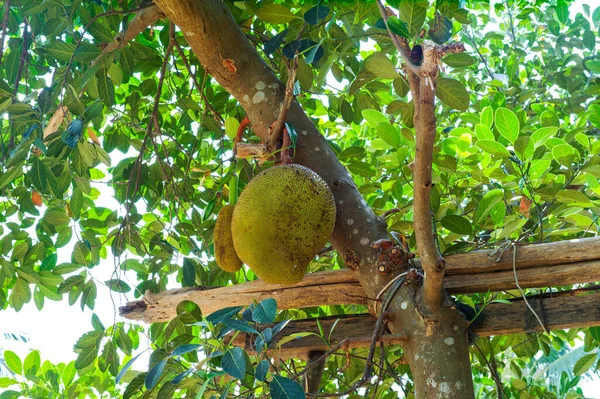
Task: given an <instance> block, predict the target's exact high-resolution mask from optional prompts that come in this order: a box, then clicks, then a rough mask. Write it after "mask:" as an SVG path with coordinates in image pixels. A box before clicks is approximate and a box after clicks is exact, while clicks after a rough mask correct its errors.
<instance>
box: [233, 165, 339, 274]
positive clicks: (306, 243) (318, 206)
mask: <svg viewBox="0 0 600 399" xmlns="http://www.w3.org/2000/svg"><path fill="white" fill-rule="evenodd" d="M334 224H335V201H334V199H333V194H332V193H331V190H330V189H329V187H328V186H327V183H325V181H324V180H323V179H321V177H319V175H317V174H316V173H315V172H313V171H312V170H310V169H308V168H306V167H304V166H301V165H282V166H276V167H273V168H270V169H267V170H265V171H263V172H262V173H260V174H258V175H257V176H256V177H254V179H252V180H251V181H250V182H249V183H248V185H247V186H246V188H245V189H244V191H243V192H242V194H241V195H240V197H239V200H238V203H237V204H236V206H235V210H234V212H233V220H232V223H231V230H232V234H233V244H234V247H235V251H236V252H237V254H238V256H239V257H240V259H241V260H242V261H243V262H244V263H245V264H246V265H248V267H250V269H252V271H253V272H254V273H255V274H256V275H257V276H258V277H259V278H260V279H261V280H263V281H264V282H266V283H271V284H294V283H297V282H298V281H300V280H302V277H303V276H304V274H305V273H306V269H307V267H308V264H309V263H310V261H311V260H312V259H313V258H314V256H315V255H316V254H317V252H318V251H319V250H321V249H322V248H323V246H324V245H325V244H326V243H327V241H328V240H329V237H330V236H331V233H332V232H333V227H334Z"/></svg>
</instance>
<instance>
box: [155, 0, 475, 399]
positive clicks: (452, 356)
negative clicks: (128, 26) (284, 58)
mask: <svg viewBox="0 0 600 399" xmlns="http://www.w3.org/2000/svg"><path fill="white" fill-rule="evenodd" d="M155 3H156V5H157V6H158V7H159V8H161V9H162V11H163V12H164V13H165V15H166V16H167V17H168V18H169V19H170V20H171V21H172V22H173V23H175V24H176V25H177V26H178V27H179V28H180V29H181V31H182V32H183V35H184V37H185V38H186V40H187V41H188V43H189V44H190V46H191V47H192V50H193V51H194V53H195V54H196V56H197V57H198V59H199V60H200V62H201V63H202V65H203V66H204V67H205V69H206V70H207V71H208V72H209V73H210V74H211V75H212V76H213V78H214V79H215V80H216V81H217V82H218V83H219V84H220V85H221V86H222V87H223V88H224V89H225V90H227V91H228V92H229V93H230V94H231V95H233V96H234V97H235V98H236V99H237V100H238V101H239V102H240V104H241V105H242V107H243V108H244V109H245V111H246V113H247V116H248V117H249V119H250V120H251V121H252V127H253V130H254V132H255V133H256V134H257V135H258V136H259V137H260V138H261V139H262V140H263V142H265V143H266V144H270V143H269V126H270V125H271V123H272V122H273V121H275V120H276V119H277V117H278V115H279V112H280V108H281V104H282V101H283V99H284V85H283V84H282V83H281V82H280V81H279V79H278V78H277V77H276V76H275V74H274V73H273V71H271V70H270V69H269V67H268V66H267V65H266V64H265V62H264V61H263V59H262V58H261V57H260V55H259V54H258V52H257V51H256V50H255V49H254V48H253V47H252V45H251V44H250V42H249V41H248V40H247V38H246V37H245V35H244V34H243V32H242V31H241V30H240V28H239V26H238V24H237V23H236V22H235V20H234V19H233V17H232V15H231V13H230V11H229V9H228V8H227V7H226V6H225V4H223V3H222V2H221V1H220V0H203V1H195V0H156V1H155ZM287 121H288V122H290V123H292V124H293V125H294V127H295V129H296V131H297V132H299V137H298V143H297V147H296V155H295V158H294V162H296V163H299V164H302V165H304V166H307V167H309V168H310V169H312V170H314V171H315V172H316V173H318V174H319V175H320V176H321V177H322V178H323V179H324V180H325V181H326V182H327V184H328V185H329V187H330V188H331V190H332V192H333V195H334V197H335V200H336V206H337V217H336V225H335V229H334V232H333V235H332V237H331V241H332V244H333V246H334V247H335V249H336V250H337V251H338V252H339V253H340V254H341V255H342V257H343V258H344V259H345V262H346V266H347V267H350V268H352V269H354V270H357V272H358V279H359V281H360V283H361V285H362V286H363V288H364V291H365V293H366V294H367V296H368V297H369V298H376V297H378V295H379V294H380V293H381V291H382V289H383V288H384V287H385V286H386V284H387V283H388V282H390V281H391V280H392V278H393V277H394V276H395V275H397V274H398V273H399V272H401V271H402V270H403V268H402V267H401V266H398V267H395V268H392V269H386V270H385V273H380V272H378V270H379V262H378V258H379V255H380V250H379V249H377V248H373V247H372V246H371V244H372V243H374V242H375V241H378V240H381V239H388V234H387V231H386V224H385V221H384V220H383V219H382V218H379V217H377V216H376V215H375V214H374V213H373V211H372V210H371V209H370V208H369V207H368V205H367V204H366V202H365V201H364V199H363V198H362V196H361V195H360V193H359V192H358V190H357V188H356V186H355V185H354V182H353V181H352V179H351V177H350V175H349V174H348V172H347V171H346V169H345V168H344V167H343V166H342V165H341V163H340V162H339V161H338V159H337V158H336V156H335V154H334V153H333V151H332V150H331V149H330V148H329V146H328V144H327V142H326V141H325V139H324V138H323V137H322V136H321V134H319V132H318V131H317V130H316V128H315V126H314V125H313V123H312V122H311V121H310V119H309V118H308V117H307V116H306V114H305V113H304V112H303V111H302V109H301V107H300V105H299V104H298V103H297V102H296V101H294V102H293V103H292V105H291V107H290V109H289V111H288V113H287ZM434 134H435V130H434ZM427 212H429V210H427ZM426 270H427V269H426ZM427 272H429V271H428V270H427ZM417 277H418V276H417ZM417 277H415V278H412V279H411V280H410V281H409V282H408V283H407V284H405V285H403V286H402V287H401V288H400V289H399V290H398V291H397V293H396V295H395V297H394V299H393V300H392V301H391V303H390V306H389V314H390V324H389V325H390V327H391V328H392V330H393V331H394V332H403V333H404V334H405V335H406V336H407V337H408V340H407V341H406V343H405V345H403V347H404V350H405V351H406V353H407V355H408V356H407V359H408V360H409V363H410V365H411V367H412V369H413V374H414V376H415V389H416V394H417V396H420V397H426V398H455V399H460V398H472V397H473V386H472V379H471V368H470V362H469V356H468V347H467V334H466V323H465V320H464V317H463V316H462V314H459V313H458V312H457V311H453V310H452V309H451V308H450V307H449V304H447V303H443V304H442V305H441V306H440V307H439V313H440V317H438V318H436V319H431V318H428V319H425V318H423V317H422V315H421V312H420V310H419V309H418V308H417V307H416V306H415V303H416V301H415V297H416V294H417V292H418V290H419V288H420V286H421V281H420V280H419V279H418V278H417ZM442 277H443V274H442ZM438 279H439V280H440V284H441V277H439V278H438ZM442 288H443V287H440V289H442ZM384 291H385V290H384ZM383 294H385V292H383ZM374 305H375V304H373V306H372V308H373V307H374ZM455 326H458V328H457V329H455V328H454V327H455ZM450 340H452V343H451V344H449V342H450ZM432 349H435V351H434V350H432Z"/></svg>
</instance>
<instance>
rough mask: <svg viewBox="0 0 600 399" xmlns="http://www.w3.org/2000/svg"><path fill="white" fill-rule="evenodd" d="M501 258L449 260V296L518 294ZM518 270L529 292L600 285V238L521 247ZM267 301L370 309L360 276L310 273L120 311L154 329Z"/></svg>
mask: <svg viewBox="0 0 600 399" xmlns="http://www.w3.org/2000/svg"><path fill="white" fill-rule="evenodd" d="M535 248H537V249H535ZM498 255H499V254H498V253H495V252H494V251H476V252H470V253H468V254H460V255H452V256H449V257H447V258H446V264H447V267H448V273H447V275H446V277H445V279H444V284H445V286H446V289H447V290H448V292H450V293H452V294H468V293H474V292H487V291H503V290H509V289H514V288H516V284H515V278H514V273H513V270H512V268H513V266H512V248H509V250H508V251H506V252H504V255H503V256H502V257H501V259H500V261H499V262H497V263H496V262H495V261H494V260H493V259H492V258H491V256H496V257H497V256H498ZM471 257H472V259H475V261H477V262H481V263H482V266H479V267H475V266H474V264H475V261H471V260H469V259H471ZM496 259H497V258H496ZM582 259H584V261H582ZM585 259H587V260H585ZM562 261H564V263H562ZM557 262H561V263H557ZM516 269H517V272H518V273H517V275H518V278H519V283H520V285H521V287H523V288H534V287H549V286H561V285H570V284H581V283H590V282H596V281H600V237H594V238H586V239H580V240H570V241H562V242H557V243H548V244H539V245H531V246H524V247H518V248H517V261H516ZM466 270H468V271H469V273H466V274H465V273H464V272H465V271H466ZM265 298H275V299H276V300H277V303H278V307H279V309H294V308H303V307H312V306H324V305H350V304H356V305H366V304H367V298H366V294H365V292H364V290H363V289H362V286H361V285H360V283H359V282H358V276H357V274H356V272H354V271H352V270H350V269H344V270H330V271H325V272H319V273H309V274H307V275H306V276H305V278H304V279H303V280H302V281H301V282H299V283H297V284H294V285H281V284H266V283H263V282H262V281H260V280H257V281H253V282H250V283H246V284H239V285H233V286H227V287H216V288H206V287H193V288H181V289H175V290H167V291H164V292H161V293H158V294H152V293H146V295H145V296H144V300H143V301H138V302H131V303H128V304H127V305H126V306H123V307H121V308H120V309H119V310H120V313H121V315H122V316H123V317H125V318H126V319H129V320H142V321H145V322H147V323H153V322H161V321H168V320H171V319H172V318H173V317H175V316H176V306H177V304H178V303H179V302H181V301H183V300H190V301H193V302H195V303H197V304H198V306H200V308H201V309H202V312H203V314H204V315H207V314H210V313H212V312H214V311H216V310H218V309H222V308H224V307H227V306H238V305H239V306H247V305H249V304H250V303H252V302H254V301H261V300H263V299H265Z"/></svg>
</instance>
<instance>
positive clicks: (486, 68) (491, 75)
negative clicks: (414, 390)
mask: <svg viewBox="0 0 600 399" xmlns="http://www.w3.org/2000/svg"><path fill="white" fill-rule="evenodd" d="M463 32H465V36H466V37H467V39H469V41H470V42H471V44H472V45H473V48H474V49H475V51H477V54H478V55H479V59H480V60H481V62H483V65H484V66H485V70H486V71H487V73H488V75H489V77H490V79H494V73H493V72H492V70H491V69H490V66H489V64H488V62H487V60H486V59H485V57H484V56H483V54H481V51H479V47H478V46H477V43H475V40H474V39H473V38H472V37H471V36H470V35H469V33H468V32H467V30H466V29H464V28H463Z"/></svg>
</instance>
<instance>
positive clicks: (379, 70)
mask: <svg viewBox="0 0 600 399" xmlns="http://www.w3.org/2000/svg"><path fill="white" fill-rule="evenodd" d="M364 67H365V68H366V69H367V70H368V71H369V72H371V73H372V74H373V75H375V76H377V77H378V78H381V79H396V78H398V77H400V74H399V73H398V72H397V71H396V68H395V67H394V64H392V61H390V60H389V58H388V57H387V56H386V55H385V54H383V53H381V52H376V53H373V54H371V55H370V56H368V57H367V59H366V60H365V62H364Z"/></svg>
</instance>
